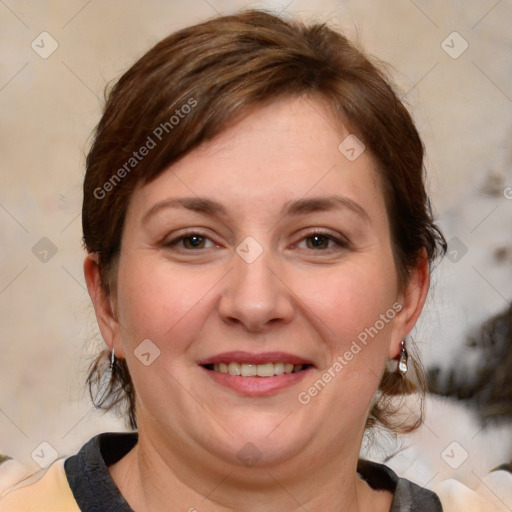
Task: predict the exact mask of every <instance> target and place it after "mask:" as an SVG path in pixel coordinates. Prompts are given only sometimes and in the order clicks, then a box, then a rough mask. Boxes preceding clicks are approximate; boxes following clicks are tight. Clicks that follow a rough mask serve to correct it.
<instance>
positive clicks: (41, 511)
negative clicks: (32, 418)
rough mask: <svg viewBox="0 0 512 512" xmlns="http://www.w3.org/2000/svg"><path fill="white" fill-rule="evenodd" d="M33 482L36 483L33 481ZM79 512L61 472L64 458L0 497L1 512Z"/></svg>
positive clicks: (63, 473) (63, 472) (62, 471)
mask: <svg viewBox="0 0 512 512" xmlns="http://www.w3.org/2000/svg"><path fill="white" fill-rule="evenodd" d="M34 480H35V481H34ZM13 511H16V512H35V511H37V512H79V511H80V509H79V508H78V505H77V504H76V501H75V499H74V497H73V493H72V492H71V489H70V487H69V485H68V481H67V478H66V474H65V471H64V459H60V460H58V461H56V462H54V463H53V464H52V465H51V466H50V467H49V468H48V469H46V470H45V471H44V472H41V474H39V473H38V474H36V475H35V478H34V477H32V478H30V477H29V478H27V479H26V480H23V481H21V482H20V483H19V484H18V485H16V486H15V487H13V488H11V489H10V490H9V491H7V492H6V493H4V494H3V495H2V497H1V498H0V512H13Z"/></svg>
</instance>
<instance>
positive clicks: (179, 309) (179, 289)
mask: <svg viewBox="0 0 512 512" xmlns="http://www.w3.org/2000/svg"><path fill="white" fill-rule="evenodd" d="M218 281H219V277H218V276H217V273H215V274H214V275H212V272H211V271H208V270H204V269H203V270H199V269H198V268H194V269H191V270H187V269H183V268H180V269H179V270H177V269H173V267H172V265H171V264H170V263H169V262H167V261H165V260H164V261H162V260H161V259H160V261H155V260H154V259H153V258H147V259H145V258H144V257H139V258H136V261H135V258H134V260H133V261H130V259H129V258H127V259H126V264H125V266H124V267H123V268H122V270H121V266H120V273H119V280H118V291H119V294H118V295H119V298H120V299H119V312H120V318H121V320H122V324H123V333H122V336H123V342H124V343H125V344H128V345H129V346H130V348H132V350H133V348H134V346H136V345H137V344H139V343H140V342H141V341H142V340H144V339H147V338H149V339H151V340H152V341H153V342H154V343H155V344H156V345H157V346H158V347H159V349H160V350H162V351H163V350H165V351H169V352H173V353H177V352H179V351H180V350H183V346H182V345H183V344H186V343H187V338H190V337H191V336H192V334H193V330H194V329H195V328H199V327H200V325H201V322H200V319H199V318H198V317H199V316H200V315H201V314H203V313H202V310H203V309H204V303H205V302H207V299H208V295H209V293H212V292H213V290H214V288H215V283H216V282H218ZM170 341H172V343H170Z"/></svg>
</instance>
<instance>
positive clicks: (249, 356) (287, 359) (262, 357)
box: [197, 350, 314, 366]
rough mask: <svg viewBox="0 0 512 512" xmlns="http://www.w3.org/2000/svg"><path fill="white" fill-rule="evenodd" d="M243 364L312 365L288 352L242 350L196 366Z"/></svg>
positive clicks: (215, 357) (203, 360)
mask: <svg viewBox="0 0 512 512" xmlns="http://www.w3.org/2000/svg"><path fill="white" fill-rule="evenodd" d="M231 362H234V363H245V364H265V363H292V364H303V365H306V364H309V365H313V366H314V363H313V362H312V361H310V360H309V359H305V358H303V357H300V356H298V355H296V354H289V353H288V352H258V353H253V352H245V351H243V350H234V351H231V352H222V353H221V354H216V355H214V356H211V357H208V358H206V359H201V360H200V361H198V362H197V364H199V365H201V366H204V365H207V364H218V363H226V364H227V363H231Z"/></svg>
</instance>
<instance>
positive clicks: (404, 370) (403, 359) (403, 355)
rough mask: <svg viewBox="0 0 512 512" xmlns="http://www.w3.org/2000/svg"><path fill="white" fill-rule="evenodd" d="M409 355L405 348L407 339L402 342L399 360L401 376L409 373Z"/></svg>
mask: <svg viewBox="0 0 512 512" xmlns="http://www.w3.org/2000/svg"><path fill="white" fill-rule="evenodd" d="M408 358H409V355H408V354H407V349H406V348H405V339H404V340H402V341H401V342H400V359H399V360H398V373H399V374H400V375H402V376H403V375H405V374H406V373H407V370H408V368H407V359H408Z"/></svg>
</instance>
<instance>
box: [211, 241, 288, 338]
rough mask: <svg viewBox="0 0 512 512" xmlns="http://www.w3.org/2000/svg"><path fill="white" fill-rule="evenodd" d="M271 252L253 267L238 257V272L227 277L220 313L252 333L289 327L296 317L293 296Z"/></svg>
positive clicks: (232, 272) (260, 257) (236, 258)
mask: <svg viewBox="0 0 512 512" xmlns="http://www.w3.org/2000/svg"><path fill="white" fill-rule="evenodd" d="M278 269H279V266H278V265H277V264H276V262H275V259H273V258H272V257H271V256H270V255H269V254H268V252H267V251H263V253H262V254H261V255H260V256H259V257H258V258H257V259H256V260H255V261H252V262H251V263H248V262H247V261H245V260H244V259H243V258H242V257H240V256H239V255H238V254H235V255H234V268H233V270H232V271H231V272H229V273H228V275H227V276H226V278H227V279H226V280H225V281H224V288H223V289H222V296H221V299H220V303H219V313H220V315H221V317H222V319H223V321H225V322H226V323H229V324H239V325H242V326H243V327H244V328H245V329H247V330H248V331H252V332H257V331H265V330H267V329H268V328H269V327H270V326H271V325H277V324H278V323H282V324H286V323H288V322H290V321H291V319H292V318H293V314H294V307H293V300H292V297H293V294H292V292H291V290H290V288H288V286H289V285H287V284H286V283H285V282H284V280H283V276H280V273H279V271H278Z"/></svg>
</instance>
